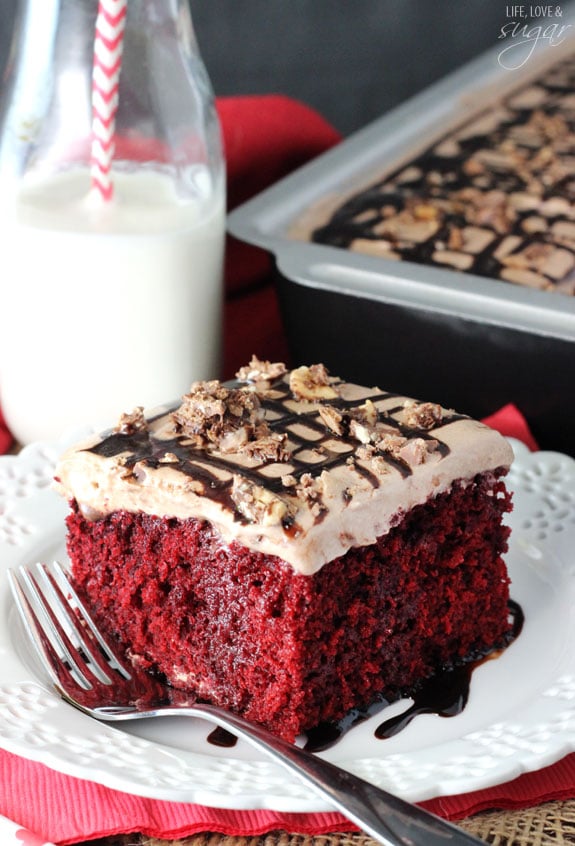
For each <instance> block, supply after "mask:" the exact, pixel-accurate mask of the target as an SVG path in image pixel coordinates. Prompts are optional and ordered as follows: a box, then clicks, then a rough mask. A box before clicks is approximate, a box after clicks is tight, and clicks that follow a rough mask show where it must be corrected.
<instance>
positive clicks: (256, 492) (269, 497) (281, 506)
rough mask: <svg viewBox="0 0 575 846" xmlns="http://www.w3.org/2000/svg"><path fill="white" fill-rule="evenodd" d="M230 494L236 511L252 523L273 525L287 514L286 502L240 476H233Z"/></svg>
mask: <svg viewBox="0 0 575 846" xmlns="http://www.w3.org/2000/svg"><path fill="white" fill-rule="evenodd" d="M231 496H232V500H233V501H234V503H235V505H236V508H237V509H238V511H239V512H240V513H241V514H243V516H244V517H246V518H247V519H248V520H250V521H251V522H253V523H259V524H261V525H262V526H275V525H278V524H279V523H281V522H282V520H284V518H285V517H287V515H288V511H289V509H288V505H287V503H286V502H284V501H283V500H282V499H280V498H279V497H278V496H276V495H275V494H273V493H271V492H270V491H267V490H266V489H265V488H260V487H259V486H257V485H254V484H253V483H252V482H249V481H248V480H247V479H242V478H241V476H234V480H233V484H232V492H231Z"/></svg>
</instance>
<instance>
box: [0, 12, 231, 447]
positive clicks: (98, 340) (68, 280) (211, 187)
mask: <svg viewBox="0 0 575 846" xmlns="http://www.w3.org/2000/svg"><path fill="white" fill-rule="evenodd" d="M10 68H11V73H10V75H9V78H8V80H7V84H6V86H5V88H4V90H3V92H2V99H1V101H0V103H1V106H2V116H1V119H2V123H1V135H0V239H1V245H2V249H1V255H2V262H3V269H2V274H1V275H0V309H1V310H0V404H1V406H2V408H3V411H4V414H5V416H6V419H7V422H8V425H9V426H10V428H11V430H12V431H13V433H14V435H15V436H16V438H17V439H18V440H20V441H21V442H22V443H28V442H30V441H33V440H38V439H55V438H58V437H59V436H60V435H61V434H63V433H64V432H66V431H73V429H74V428H75V427H83V426H84V425H85V424H88V425H93V426H96V427H106V426H113V425H115V423H116V422H117V420H118V418H119V416H120V414H121V413H122V412H123V411H131V410H132V409H133V408H135V407H136V406H138V405H142V406H144V407H146V408H153V407H155V406H157V405H160V404H162V403H165V402H169V401H172V400H177V399H178V398H179V397H180V395H181V394H183V393H185V392H186V391H187V390H188V389H189V386H190V384H191V382H192V381H193V380H195V379H211V378H216V377H217V376H218V375H219V354H220V342H221V300H222V264H223V251H224V219H225V211H224V208H225V167H224V161H223V156H222V150H221V140H220V132H219V124H218V120H217V116H216V112H215V109H214V102H213V95H212V91H211V88H210V84H209V81H208V78H207V75H206V72H205V69H204V66H203V64H202V61H201V58H200V56H199V53H198V49H197V45H196V40H195V36H194V32H193V28H192V21H191V17H190V12H189V8H188V5H187V0H129V2H127V0H100V2H99V3H98V0H22V2H21V6H20V9H19V17H18V20H17V24H16V32H15V39H14V45H13V49H12V53H11V60H10Z"/></svg>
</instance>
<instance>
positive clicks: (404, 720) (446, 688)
mask: <svg viewBox="0 0 575 846" xmlns="http://www.w3.org/2000/svg"><path fill="white" fill-rule="evenodd" d="M509 616H510V619H511V621H512V627H511V630H510V632H509V636H508V640H507V643H506V645H505V647H503V648H502V649H499V650H494V651H492V652H489V653H487V654H486V655H481V656H478V657H477V658H473V659H470V660H468V661H466V662H465V663H462V664H458V665H457V666H454V667H450V668H448V669H443V670H439V671H438V672H436V673H435V674H434V675H433V676H430V678H428V679H425V680H424V681H423V682H421V684H419V685H418V686H417V689H416V690H414V691H412V692H411V694H410V697H409V698H410V699H411V700H412V704H411V705H410V706H408V707H407V708H406V709H405V710H404V711H402V712H401V713H399V714H396V715H395V716H394V717H390V718H388V719H384V720H383V721H382V722H380V723H379V725H378V726H377V727H376V728H375V730H374V732H373V734H374V737H375V738H377V739H378V740H385V739H386V738H389V737H394V736H395V735H396V734H399V732H401V731H402V730H403V729H404V728H406V727H407V726H408V725H409V724H410V723H411V722H412V720H414V719H415V718H416V717H418V716H419V715H421V714H436V715H437V716H439V717H456V716H457V715H458V714H461V712H462V711H463V710H464V708H465V706H466V705H467V700H468V698H469V689H470V686H471V679H472V676H473V672H474V670H475V669H476V668H477V667H479V666H481V665H482V664H485V663H486V661H491V660H493V659H495V658H497V657H498V656H499V655H501V653H502V652H503V651H504V650H505V648H506V647H507V646H509V644H511V643H512V642H513V641H514V640H515V639H516V638H517V637H518V636H519V635H520V634H521V630H522V628H523V622H524V615H523V611H522V609H521V607H520V605H518V603H517V602H515V601H513V600H509ZM390 704H391V702H390V701H389V700H387V699H384V698H383V697H381V698H380V699H378V700H377V701H376V702H374V703H373V705H371V706H370V707H369V708H366V709H355V708H354V709H353V710H352V711H350V712H349V713H348V714H346V716H345V717H343V718H342V719H341V720H339V721H338V722H333V723H321V724H320V725H318V726H316V727H315V728H313V729H310V730H309V731H308V732H306V743H305V747H304V748H305V749H306V750H307V751H308V752H322V751H323V750H325V749H329V748H330V747H331V746H333V745H334V744H335V743H337V741H338V740H339V739H340V738H341V737H342V736H343V735H344V734H346V733H347V732H348V731H349V730H350V729H351V728H353V727H354V726H357V725H359V724H360V723H363V722H365V721H366V720H369V719H371V718H372V717H374V716H375V715H376V714H378V713H380V712H382V711H385V709H386V708H387V707H388V706H389V705H390ZM207 739H208V743H210V744H212V745H213V746H220V747H223V748H231V747H233V746H235V744H236V743H237V738H236V737H234V735H233V734H231V733H230V732H228V731H226V730H225V729H222V728H216V729H214V730H213V731H212V732H210V734H209V735H208V738H207Z"/></svg>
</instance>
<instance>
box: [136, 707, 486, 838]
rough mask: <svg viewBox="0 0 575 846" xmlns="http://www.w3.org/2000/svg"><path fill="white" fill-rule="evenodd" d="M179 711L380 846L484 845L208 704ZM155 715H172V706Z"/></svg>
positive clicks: (464, 833)
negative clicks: (270, 764)
mask: <svg viewBox="0 0 575 846" xmlns="http://www.w3.org/2000/svg"><path fill="white" fill-rule="evenodd" d="M178 711H180V713H182V714H189V715H190V716H194V717H204V718H205V719H207V720H209V721H210V722H214V723H216V724H217V725H219V726H221V727H222V728H224V729H227V730H229V731H231V732H233V733H234V734H235V735H237V736H238V737H241V738H242V739H243V740H245V741H247V742H248V743H250V744H251V745H252V746H254V747H255V748H256V749H258V750H259V751H260V752H263V753H264V754H265V755H266V756H267V757H268V758H271V759H272V760H273V761H275V762H276V763H277V764H280V765H281V766H282V767H284V768H285V769H287V770H288V771H289V772H290V773H291V774H292V775H293V776H296V778H298V779H299V780H300V781H302V782H303V783H304V784H306V785H308V786H309V787H311V788H312V789H313V790H314V791H315V792H316V793H318V794H319V795H320V796H321V797H322V798H323V799H325V800H327V802H329V804H330V805H332V806H333V807H334V808H336V809H337V810H338V811H341V813H343V814H344V816H346V817H347V818H348V819H349V820H350V821H351V822H353V823H355V824H356V825H358V826H359V827H360V828H361V829H363V831H365V832H366V833H367V834H369V835H370V836H371V837H373V838H374V839H375V840H377V841H378V842H379V843H382V844H384V846H447V844H449V846H479V844H483V846H485V844H484V841H482V840H478V839H477V838H476V837H474V836H472V835H470V834H468V833H467V832H465V831H463V829H461V828H459V827H458V826H455V825H453V824H452V823H449V822H447V821H446V820H443V819H441V818H440V817H437V816H435V815H434V814H430V813H429V812H428V811H424V810H423V808H420V807H418V806H417V805H412V804H410V803H409V802H406V801H405V800H403V799H400V798H398V797H397V796H393V795H392V794H391V793H387V792H386V791H384V790H381V789H380V788H378V787H375V785H372V784H370V783H369V782H367V781H364V780H363V779H361V778H359V777H358V776H355V775H353V774H352V773H349V772H347V771H346V770H343V769H340V768H339V767H337V766H334V765H333V764H331V763H330V762H329V761H326V760H324V759H323V758H319V757H318V756H316V755H312V754H311V753H309V752H306V751H305V750H304V749H301V748H299V747H298V746H294V745H292V744H290V743H287V742H286V741H284V740H282V739H281V738H278V737H276V736H275V735H272V734H271V733H270V732H269V731H267V729H264V728H262V727H260V726H258V725H255V724H249V725H246V721H245V720H244V719H242V718H241V717H240V718H237V719H236V717H235V715H234V714H231V713H229V712H225V714H223V713H222V711H221V710H220V709H219V708H217V707H214V706H211V705H193V706H192V707H184V706H183V707H182V708H181V709H178ZM153 713H154V714H155V715H158V716H159V715H162V714H164V715H165V716H174V706H173V705H172V706H171V707H170V708H169V709H165V710H162V709H158V710H157V711H154V712H153ZM150 715H151V714H150ZM139 716H144V714H139Z"/></svg>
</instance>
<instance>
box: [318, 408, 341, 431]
mask: <svg viewBox="0 0 575 846" xmlns="http://www.w3.org/2000/svg"><path fill="white" fill-rule="evenodd" d="M319 416H320V417H321V419H322V420H323V422H324V423H325V425H326V426H327V428H328V429H329V430H330V432H333V433H334V435H343V431H344V429H343V414H341V413H340V412H339V411H338V410H337V409H336V408H334V407H333V406H332V405H320V407H319Z"/></svg>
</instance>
